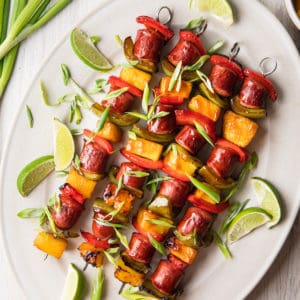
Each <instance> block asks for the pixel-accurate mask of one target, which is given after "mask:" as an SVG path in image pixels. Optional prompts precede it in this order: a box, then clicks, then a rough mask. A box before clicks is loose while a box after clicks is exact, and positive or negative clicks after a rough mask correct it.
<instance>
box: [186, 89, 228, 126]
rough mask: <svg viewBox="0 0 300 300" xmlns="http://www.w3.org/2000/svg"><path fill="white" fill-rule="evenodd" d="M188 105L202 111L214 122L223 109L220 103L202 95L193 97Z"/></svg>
mask: <svg viewBox="0 0 300 300" xmlns="http://www.w3.org/2000/svg"><path fill="white" fill-rule="evenodd" d="M188 107H189V109H190V110H192V111H195V112H198V113H201V114H202V115H204V116H206V117H208V118H209V119H211V120H212V121H214V122H216V121H217V120H218V119H219V117H220V114H221V111H222V110H221V108H220V107H219V106H218V105H216V104H214V103H212V102H211V101H209V100H208V99H206V98H204V97H203V96H200V95H197V96H195V97H193V98H192V99H191V100H190V102H189V104H188Z"/></svg>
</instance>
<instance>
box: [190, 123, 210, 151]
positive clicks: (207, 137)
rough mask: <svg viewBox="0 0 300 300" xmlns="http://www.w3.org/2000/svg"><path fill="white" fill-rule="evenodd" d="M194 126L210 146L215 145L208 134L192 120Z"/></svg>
mask: <svg viewBox="0 0 300 300" xmlns="http://www.w3.org/2000/svg"><path fill="white" fill-rule="evenodd" d="M194 124H195V127H196V129H197V131H198V132H199V133H200V134H201V135H202V137H203V138H204V139H205V140H206V141H207V142H208V143H209V144H210V145H211V146H212V147H215V144H214V142H213V141H212V139H211V138H210V136H209V135H208V134H207V132H206V131H205V129H204V128H203V127H202V126H201V125H200V124H199V123H198V122H197V121H194Z"/></svg>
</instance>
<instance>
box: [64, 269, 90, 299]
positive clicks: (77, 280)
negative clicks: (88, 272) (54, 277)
mask: <svg viewBox="0 0 300 300" xmlns="http://www.w3.org/2000/svg"><path fill="white" fill-rule="evenodd" d="M84 284H85V283H84V277H83V274H82V272H81V271H80V270H79V269H77V267H76V266H75V265H74V264H72V263H71V264H69V268H68V275H67V278H66V281H65V285H64V290H63V295H62V298H61V299H62V300H79V299H82V294H83V292H84Z"/></svg>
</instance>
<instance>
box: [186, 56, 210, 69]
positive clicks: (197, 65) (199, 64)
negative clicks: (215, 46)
mask: <svg viewBox="0 0 300 300" xmlns="http://www.w3.org/2000/svg"><path fill="white" fill-rule="evenodd" d="M209 57H210V56H209V55H207V54H205V55H202V56H200V57H199V59H198V60H197V61H196V62H195V63H194V64H192V65H190V66H184V67H183V71H196V70H199V69H201V68H202V67H203V65H204V64H205V63H206V61H207V60H208V59H209Z"/></svg>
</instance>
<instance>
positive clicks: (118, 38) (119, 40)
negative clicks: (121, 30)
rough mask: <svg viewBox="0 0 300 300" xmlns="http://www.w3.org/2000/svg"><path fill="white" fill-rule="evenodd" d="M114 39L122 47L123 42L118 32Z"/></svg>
mask: <svg viewBox="0 0 300 300" xmlns="http://www.w3.org/2000/svg"><path fill="white" fill-rule="evenodd" d="M115 40H116V42H117V43H118V45H119V46H120V47H123V42H122V40H121V38H120V36H119V35H118V34H116V35H115Z"/></svg>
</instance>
